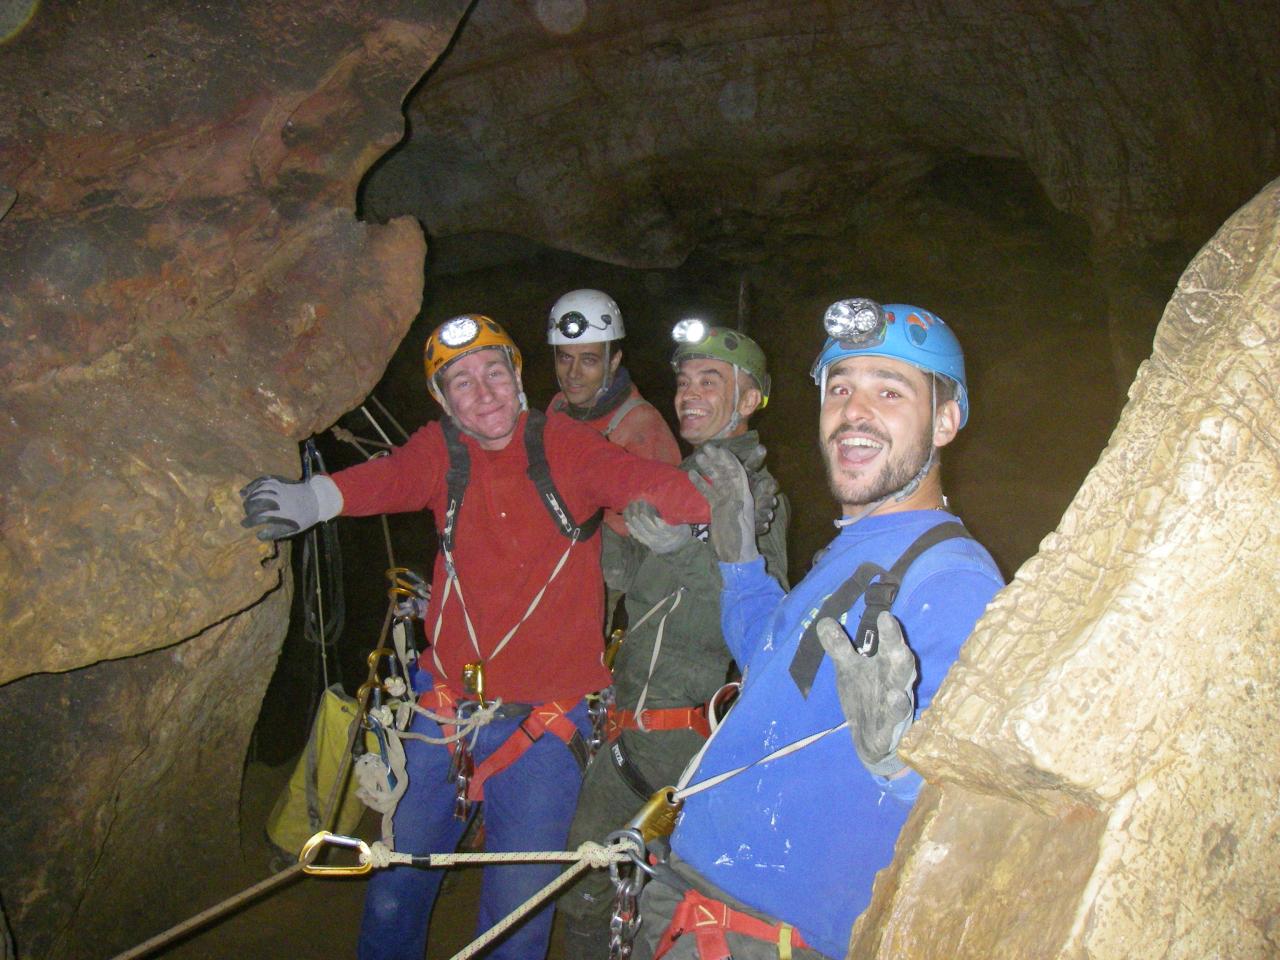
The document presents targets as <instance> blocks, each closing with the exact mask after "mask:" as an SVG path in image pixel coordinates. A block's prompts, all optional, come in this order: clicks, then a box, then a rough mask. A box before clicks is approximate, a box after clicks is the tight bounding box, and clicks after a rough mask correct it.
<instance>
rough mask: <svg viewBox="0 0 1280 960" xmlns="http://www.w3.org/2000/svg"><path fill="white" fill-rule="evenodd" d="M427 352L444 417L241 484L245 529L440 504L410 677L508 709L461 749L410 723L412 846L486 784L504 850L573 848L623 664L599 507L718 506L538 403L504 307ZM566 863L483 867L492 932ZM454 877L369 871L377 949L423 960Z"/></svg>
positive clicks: (425, 694)
mask: <svg viewBox="0 0 1280 960" xmlns="http://www.w3.org/2000/svg"><path fill="white" fill-rule="evenodd" d="M425 366H426V377H427V382H428V385H429V388H430V390H431V393H432V395H433V396H434V397H435V398H436V400H438V401H439V403H440V405H441V407H442V408H443V409H444V413H445V417H444V418H443V419H442V420H440V421H437V422H432V423H428V424H427V425H426V426H425V427H423V428H422V429H420V430H418V431H417V432H416V433H414V435H413V436H412V437H411V438H410V439H409V440H408V442H406V443H405V444H404V446H402V447H398V448H396V449H394V450H393V451H392V452H391V454H390V455H389V456H386V457H379V458H377V459H374V460H372V461H370V462H368V463H365V464H361V465H359V466H356V467H351V468H350V469H347V470H342V471H339V472H338V473H335V474H333V475H332V477H330V476H323V475H320V476H315V477H312V478H311V479H310V480H308V481H305V482H301V483H293V482H290V481H287V480H284V479H283V478H280V477H260V478H258V479H257V480H255V481H254V482H253V483H251V484H249V485H248V486H247V487H245V489H244V490H243V491H241V493H242V496H243V497H244V509H245V520H244V524H245V526H256V527H258V528H259V530H258V536H259V538H260V539H277V538H280V537H287V536H292V535H294V534H296V533H299V532H301V531H303V530H305V529H307V528H308V527H309V526H311V525H312V524H314V523H316V522H317V521H320V520H327V519H329V518H331V517H333V516H336V515H338V514H343V515H347V516H367V515H370V514H377V513H399V512H406V511H418V510H430V511H431V512H432V514H433V515H434V516H435V519H436V523H437V526H438V528H439V534H440V550H439V552H438V554H437V557H436V562H435V569H434V573H433V579H432V591H431V600H430V602H429V605H428V607H427V610H426V615H425V617H424V618H423V622H424V625H425V626H426V629H427V631H428V635H429V639H430V644H429V650H430V661H431V662H430V663H429V664H428V663H425V662H419V663H418V665H417V669H416V676H415V678H414V689H415V691H416V692H417V693H419V694H420V697H419V699H418V705H419V706H420V707H422V708H424V709H426V710H429V711H430V712H431V714H432V715H434V716H435V717H441V718H448V719H449V720H454V721H455V723H448V722H447V721H446V723H445V726H446V727H447V728H449V729H455V728H457V726H458V724H461V723H463V722H465V716H467V715H469V714H470V713H471V711H473V710H481V709H490V710H493V711H494V712H492V713H491V714H484V716H485V718H486V719H487V720H488V721H489V722H487V723H486V724H485V725H483V726H477V727H476V728H475V729H474V731H472V732H471V733H468V734H467V735H466V736H465V737H463V738H462V739H459V740H458V741H457V743H456V744H454V745H453V746H448V745H445V744H444V743H443V740H442V738H443V736H444V731H443V730H442V727H441V726H440V724H439V723H438V722H437V720H435V719H433V718H432V717H430V716H427V715H426V714H423V713H417V714H416V715H415V717H414V719H413V723H412V725H411V726H410V728H409V731H408V732H409V734H411V735H416V736H418V737H424V736H425V737H430V738H433V740H434V742H427V741H424V740H422V739H408V740H407V741H406V742H405V762H406V768H407V773H408V781H409V782H408V788H407V790H406V791H405V792H404V794H403V796H402V797H401V799H400V801H399V805H398V806H397V807H396V810H395V819H394V836H395V842H396V847H397V849H399V850H402V851H405V852H409V853H413V854H425V853H435V852H444V851H451V850H452V849H454V848H455V847H456V846H457V844H458V841H459V840H460V838H461V837H462V834H463V831H464V829H465V827H466V819H467V817H468V816H469V815H470V813H471V812H472V811H473V810H474V807H473V803H474V802H475V801H478V800H481V799H483V800H484V802H485V803H486V805H487V811H486V816H485V827H486V842H487V847H488V849H489V850H491V851H500V850H508V851H510V850H559V849H562V848H563V846H564V842H565V837H566V834H567V832H568V828H569V821H570V818H571V817H572V815H573V810H574V804H575V801H576V799H577V793H578V784H579V780H580V777H581V770H582V766H581V765H582V763H584V762H585V758H586V750H585V745H584V744H583V737H584V735H585V734H586V733H587V732H588V727H587V709H586V704H585V702H584V697H585V695H586V694H587V693H590V692H593V691H596V690H599V689H601V688H602V687H605V686H607V685H608V683H609V679H610V678H609V672H608V671H607V670H606V669H605V668H604V666H603V665H602V664H601V662H600V650H601V642H600V622H601V618H602V614H603V609H602V608H603V584H602V583H601V578H600V538H599V537H598V536H597V535H596V528H597V526H598V523H599V515H600V512H601V510H602V509H614V510H621V509H622V508H623V507H625V506H626V505H627V504H629V503H631V502H632V501H634V500H637V499H644V500H646V501H648V502H649V503H651V504H653V506H654V508H655V510H656V511H658V512H659V513H661V515H662V516H663V517H664V518H665V519H666V520H667V521H670V522H672V523H690V522H705V521H706V520H708V519H709V514H708V510H707V504H706V501H705V500H704V499H703V498H702V496H701V495H700V494H699V493H698V491H697V490H696V489H695V488H694V486H693V484H692V483H691V482H690V480H689V478H688V476H687V475H686V474H685V473H683V472H682V471H680V470H678V469H677V468H675V467H673V466H670V465H669V464H665V463H659V462H657V461H654V460H645V459H642V458H640V457H636V456H633V455H632V454H630V453H628V452H627V451H626V450H624V449H622V448H621V447H619V446H617V445H616V444H613V443H610V442H609V441H608V440H606V439H604V437H602V436H601V435H600V434H599V433H598V432H597V431H595V430H592V429H590V428H588V427H586V426H584V425H582V424H579V423H575V422H573V421H572V420H570V419H569V418H567V417H560V416H552V417H544V416H543V415H542V414H541V413H539V412H537V411H529V410H527V405H526V402H525V396H524V392H523V389H522V386H521V379H520V373H521V361H520V351H519V350H518V349H517V348H516V345H515V343H514V342H513V341H512V340H511V338H510V337H509V336H508V335H507V333H506V331H504V330H503V329H502V328H501V327H500V326H499V325H498V324H497V323H495V322H494V321H493V320H491V319H489V318H488V317H485V316H481V315H479V314H465V315H463V316H460V317H455V318H453V319H452V320H450V321H448V322H447V323H444V324H442V325H441V326H439V327H438V328H436V330H435V331H434V332H433V333H432V334H431V337H430V339H429V340H428V342H427V347H426V353H425ZM423 659H424V660H425V659H426V657H425V655H424V658H423ZM482 698H487V699H488V701H489V707H487V708H486V707H485V706H484V702H483V699H482ZM498 700H500V701H501V705H500V707H498V708H494V707H493V704H494V703H495V702H496V701H498ZM547 734H551V735H550V736H548V735H547ZM455 763H456V764H457V767H456V768H455V767H454V764H455ZM472 767H474V775H472V776H470V777H469V778H468V777H467V776H466V773H465V771H467V770H470V769H471V768H472ZM455 787H456V788H457V791H458V792H455ZM459 815H461V818H459ZM558 872H559V867H558V866H557V865H555V864H549V865H541V864H518V865H505V866H501V867H496V868H493V870H492V871H486V876H485V878H484V883H483V887H482V892H481V897H480V919H479V928H480V929H481V930H485V929H488V928H489V927H490V926H492V925H493V924H494V923H495V922H497V921H498V920H500V919H501V918H502V917H504V916H506V914H507V913H508V912H510V911H511V910H513V909H514V908H515V907H516V906H518V905H519V904H520V903H522V902H523V901H524V900H525V899H527V898H528V897H529V896H530V895H531V894H532V893H533V892H534V891H536V890H538V889H539V888H540V887H542V886H543V885H544V884H545V883H547V882H548V881H549V880H551V879H552V878H553V877H554V876H555V875H556V874H557V873H558ZM441 877H442V873H441V871H440V870H424V869H421V868H418V867H411V866H393V867H390V868H388V869H384V870H379V871H378V872H377V873H376V874H375V875H374V876H373V878H372V879H371V880H370V882H369V886H368V891H367V893H366V896H365V912H364V919H363V922H362V927H361V931H360V941H359V954H360V957H361V958H362V960H373V958H378V960H382V958H412V960H421V958H422V956H423V954H424V951H425V949H426V935H427V918H428V917H429V916H430V914H431V907H432V904H433V902H434V900H435V896H436V894H437V892H438V891H439V887H440V881H441ZM550 928H551V908H550V907H547V908H544V909H543V910H541V911H540V912H538V913H537V914H535V915H534V916H533V918H532V919H530V920H528V921H527V922H525V923H524V924H523V925H521V926H520V927H519V928H518V929H516V930H515V931H514V932H512V933H511V935H510V936H508V937H507V938H506V939H504V940H503V941H502V942H501V943H500V944H499V945H498V946H496V947H495V948H494V949H493V951H492V952H491V953H489V954H487V955H488V956H490V957H495V958H498V957H503V958H512V960H514V958H522V960H524V958H530V957H541V956H543V955H544V954H545V953H546V949H547V940H548V936H549V934H550Z"/></svg>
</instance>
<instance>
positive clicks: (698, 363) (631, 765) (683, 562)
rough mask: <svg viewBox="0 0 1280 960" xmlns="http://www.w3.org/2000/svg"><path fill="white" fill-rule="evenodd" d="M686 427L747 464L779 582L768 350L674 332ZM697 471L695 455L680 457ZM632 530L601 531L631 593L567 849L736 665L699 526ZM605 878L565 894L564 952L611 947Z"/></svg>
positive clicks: (594, 830)
mask: <svg viewBox="0 0 1280 960" xmlns="http://www.w3.org/2000/svg"><path fill="white" fill-rule="evenodd" d="M675 335H676V340H677V343H676V348H675V351H674V352H673V354H672V358H671V364H672V367H673V368H674V369H675V371H676V375H677V381H676V396H675V407H676V412H677V413H678V414H679V416H680V433H681V436H682V437H684V439H685V440H687V441H689V442H690V443H691V444H693V446H694V449H695V451H697V450H701V449H703V448H704V447H707V446H715V447H719V448H720V449H721V450H723V451H724V452H725V453H726V454H727V455H728V456H730V457H732V458H734V460H735V461H737V462H741V463H743V464H744V465H745V469H746V471H747V473H748V474H749V477H750V479H749V482H750V483H751V484H752V485H753V487H754V489H756V490H757V491H761V497H760V499H761V502H762V505H763V506H764V508H765V509H764V513H763V514H762V515H761V516H760V517H757V518H756V519H755V522H754V524H753V533H752V536H753V540H754V541H755V542H756V543H757V544H758V549H759V552H760V554H761V555H762V556H763V557H764V559H765V564H766V571H767V574H768V575H769V576H771V577H774V578H776V580H777V581H778V583H780V584H781V585H782V586H784V587H785V585H786V582H787V523H788V520H789V517H790V505H789V503H788V501H787V499H786V497H784V496H778V497H777V499H776V501H774V500H772V499H770V502H769V503H768V504H765V503H764V500H765V495H764V493H763V491H764V490H765V488H766V487H767V488H768V490H769V491H776V490H777V483H776V482H775V481H774V480H773V478H772V477H771V476H770V475H769V472H768V470H767V469H765V466H764V448H763V447H761V446H760V438H759V436H758V435H757V434H756V432H755V430H753V429H751V425H750V422H749V421H750V419H751V417H752V416H753V415H754V414H755V413H756V411H757V410H760V409H761V408H763V407H764V406H765V404H766V403H767V402H768V399H769V388H770V385H771V384H770V380H769V373H768V370H767V369H766V366H765V356H764V352H763V351H762V350H761V349H760V347H759V346H758V345H757V344H756V343H755V341H754V340H752V339H751V338H750V337H747V336H746V335H744V334H741V333H738V332H737V331H735V330H727V329H724V328H722V327H711V326H708V325H706V324H703V323H701V322H697V321H682V322H681V323H680V324H677V326H676V329H675ZM680 467H681V469H682V470H686V471H689V470H693V469H695V466H694V454H691V455H690V456H688V457H686V458H685V460H684V462H683V463H681V465H680ZM623 515H624V516H625V517H626V518H627V519H628V521H629V525H630V530H631V536H630V537H629V538H627V537H615V536H613V535H612V534H610V533H608V532H606V533H605V535H604V542H603V557H604V567H605V571H606V576H607V577H608V582H609V586H610V588H612V589H616V590H621V591H624V592H625V593H626V611H627V622H628V624H629V625H630V627H629V630H628V633H627V634H626V638H625V639H624V640H623V641H622V643H621V645H620V646H619V647H617V648H616V650H617V657H616V659H615V660H614V662H613V688H614V697H615V703H614V707H613V709H611V710H610V712H609V724H608V747H607V749H605V750H602V751H600V752H599V753H597V754H596V756H595V757H594V758H593V759H592V761H591V764H590V765H589V766H588V768H587V773H586V776H585V777H584V778H583V782H582V793H581V794H580V796H579V801H578V812H577V813H576V814H575V815H574V818H573V827H572V829H571V830H570V832H569V845H570V848H576V847H577V846H578V844H580V843H582V842H583V841H586V840H597V841H598V840H600V839H602V838H604V837H605V836H607V835H608V834H609V833H610V832H612V831H614V830H617V829H619V828H620V827H621V826H622V825H623V824H625V823H626V822H627V821H628V820H630V819H631V817H632V815H633V814H635V812H636V810H638V809H639V808H640V807H641V806H642V805H643V804H644V803H645V801H647V800H648V799H649V798H650V796H651V795H652V794H653V792H654V791H655V790H656V789H657V788H659V787H663V786H666V785H668V784H670V783H672V782H674V780H675V778H676V777H678V776H679V775H680V771H681V770H683V769H684V767H685V764H686V763H688V761H689V758H690V757H692V756H693V755H694V753H696V752H697V750H698V748H699V747H701V746H702V744H703V743H704V742H705V740H706V736H707V734H708V732H709V724H710V719H709V718H710V714H711V713H712V709H711V708H710V707H709V702H710V701H711V700H712V699H713V698H714V696H715V694H716V691H718V690H719V689H720V688H721V687H722V686H723V684H724V682H725V678H726V675H727V674H728V672H729V669H730V667H731V666H732V660H731V658H730V656H729V650H728V648H727V647H726V646H725V643H724V639H723V638H722V637H721V635H720V586H721V585H720V569H719V565H718V563H717V560H716V553H715V550H714V549H712V546H711V544H710V542H708V528H707V525H706V524H697V525H691V524H687V523H685V524H669V523H665V522H664V521H663V520H662V519H661V518H658V517H656V516H655V515H654V514H653V512H652V510H651V509H650V508H649V507H648V505H647V504H643V503H641V504H634V505H632V506H630V507H628V508H627V510H626V511H625V512H624V514H623ZM611 900H612V888H611V885H610V882H609V877H608V876H607V875H606V874H605V873H604V871H596V872H594V873H591V874H588V875H587V876H584V877H583V878H582V879H581V880H580V881H579V882H578V883H577V884H575V885H574V887H573V888H572V889H571V890H570V891H569V892H568V893H566V894H565V895H564V896H563V898H562V899H561V907H560V909H561V911H562V913H563V915H564V919H565V924H564V931H565V937H564V941H565V956H566V958H568V960H599V958H601V957H605V956H607V955H608V954H609V936H610V925H609V913H610V903H611Z"/></svg>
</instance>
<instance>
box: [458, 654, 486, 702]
mask: <svg viewBox="0 0 1280 960" xmlns="http://www.w3.org/2000/svg"><path fill="white" fill-rule="evenodd" d="M462 690H463V692H464V693H466V695H467V696H468V697H470V698H473V699H474V700H475V701H476V703H478V704H479V705H480V706H482V707H483V706H484V705H485V704H484V661H483V660H476V661H474V662H473V663H464V664H463V665H462Z"/></svg>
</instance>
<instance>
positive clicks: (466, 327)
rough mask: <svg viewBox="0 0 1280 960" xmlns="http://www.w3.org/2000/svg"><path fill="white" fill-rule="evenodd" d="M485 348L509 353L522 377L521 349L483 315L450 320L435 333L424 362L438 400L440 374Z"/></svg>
mask: <svg viewBox="0 0 1280 960" xmlns="http://www.w3.org/2000/svg"><path fill="white" fill-rule="evenodd" d="M485 347H501V348H502V349H503V350H505V351H506V352H507V358H508V359H509V360H510V361H511V366H512V367H513V368H514V369H515V371H516V374H517V375H518V374H519V373H520V364H521V361H520V348H519V347H517V346H516V342H515V341H514V340H512V339H511V337H510V336H509V335H508V334H507V331H505V330H503V329H502V327H500V326H498V324H497V323H496V322H495V321H493V320H491V319H489V318H488V317H486V316H484V315H483V314H479V313H464V314H462V315H461V316H457V317H454V318H453V319H451V320H446V321H445V322H444V323H442V324H440V326H438V327H436V328H435V329H434V330H433V331H431V336H430V337H428V338H427V348H426V351H425V352H424V353H423V358H422V359H423V364H424V366H425V368H426V373H427V385H428V386H430V387H431V392H432V393H434V394H435V395H436V397H437V398H439V397H440V396H441V393H440V386H439V383H438V382H437V380H436V377H437V375H438V374H439V373H440V371H442V370H443V369H444V368H445V367H447V366H448V365H449V364H451V363H452V362H453V361H454V360H457V359H458V358H459V357H461V356H465V355H466V354H468V353H472V352H474V351H476V350H483V349H484V348H485Z"/></svg>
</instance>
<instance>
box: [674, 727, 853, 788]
mask: <svg viewBox="0 0 1280 960" xmlns="http://www.w3.org/2000/svg"><path fill="white" fill-rule="evenodd" d="M848 726H849V721H848V720H845V721H844V722H842V723H839V724H837V725H836V726H834V727H828V728H827V729H826V730H819V731H818V732H817V733H811V734H809V736H807V737H803V738H801V739H800V740H796V741H794V742H792V743H788V744H787V745H786V746H785V747H779V748H778V749H777V750H774V751H773V752H772V753H770V754H769V755H768V756H765V757H760V758H759V759H758V760H752V761H751V762H750V763H744V764H743V765H742V766H740V767H735V768H734V769H732V770H726V771H725V772H724V773H718V774H716V775H715V776H713V777H708V778H707V779H705V780H699V781H698V782H697V783H695V784H694V785H693V786H686V784H687V783H688V782H689V780H690V779H691V778H692V777H693V774H694V772H695V771H697V769H698V764H700V763H701V762H702V756H703V754H705V753H706V752H707V747H709V746H711V741H712V740H714V739H715V736H716V733H717V732H719V730H720V725H719V724H716V725H715V727H714V728H713V729H712V730H711V736H709V737H707V740H706V742H705V743H704V744H703V745H702V749H700V750H699V751H698V752H697V753H695V754H694V755H693V759H692V760H690V761H689V764H688V766H686V767H685V768H684V773H682V774H680V779H679V780H678V781H677V782H676V791H675V796H674V798H673V799H675V800H676V801H677V802H678V801H681V800H684V799H685V798H686V797H692V796H693V795H694V794H696V793H701V792H702V791H703V790H710V789H711V788H712V787H715V786H718V785H719V784H722V783H724V782H725V781H726V780H729V779H730V778H732V777H736V776H737V775H738V774H740V773H745V772H746V771H748V770H750V769H751V768H752V767H758V766H760V765H761V764H762V763H769V762H770V761H772V760H779V759H781V758H782V757H785V756H786V755H787V754H789V753H795V752H796V751H797V750H801V749H803V748H804V747H807V746H809V744H811V743H816V742H817V741H819V740H821V739H822V738H823V737H825V736H827V735H828V734H832V733H835V732H836V731H838V730H843V729H845V728H846V727H848Z"/></svg>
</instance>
